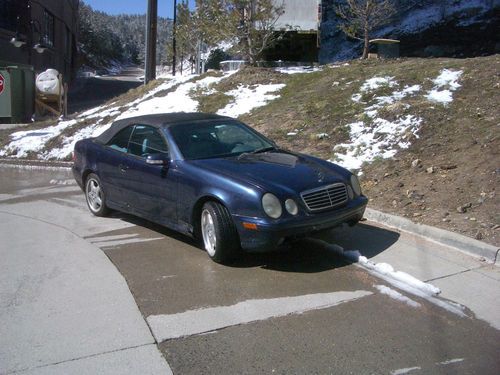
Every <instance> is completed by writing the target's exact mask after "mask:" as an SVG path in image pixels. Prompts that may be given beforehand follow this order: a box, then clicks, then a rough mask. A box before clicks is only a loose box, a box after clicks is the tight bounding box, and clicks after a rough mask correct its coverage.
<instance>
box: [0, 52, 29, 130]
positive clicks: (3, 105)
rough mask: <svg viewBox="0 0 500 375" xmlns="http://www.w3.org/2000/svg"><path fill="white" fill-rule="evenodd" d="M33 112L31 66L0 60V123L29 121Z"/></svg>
mask: <svg viewBox="0 0 500 375" xmlns="http://www.w3.org/2000/svg"><path fill="white" fill-rule="evenodd" d="M34 112H35V72H34V70H33V67H32V66H30V65H20V64H11V63H7V62H2V61H0V123H11V124H15V123H22V122H31V118H32V116H33V113H34Z"/></svg>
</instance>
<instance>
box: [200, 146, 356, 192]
mask: <svg viewBox="0 0 500 375" xmlns="http://www.w3.org/2000/svg"><path fill="white" fill-rule="evenodd" d="M190 163H192V164H194V165H196V166H198V167H200V168H202V169H204V170H208V171H211V172H213V173H219V174H223V175H225V176H227V177H230V178H231V177H232V178H234V179H237V180H239V181H248V182H249V183H252V184H254V185H257V186H259V187H261V188H262V189H264V190H268V191H271V192H275V193H279V190H284V191H288V192H295V193H300V192H302V191H305V190H309V189H313V188H316V187H319V186H325V185H329V184H332V183H335V182H340V181H342V182H346V179H347V178H348V175H349V172H348V171H347V170H345V169H344V168H341V167H339V166H337V165H335V164H332V163H328V162H325V161H324V160H321V159H317V158H314V157H310V156H305V155H301V154H295V153H291V152H286V151H271V152H266V153H260V154H243V155H240V157H232V158H221V159H205V160H192V161H190Z"/></svg>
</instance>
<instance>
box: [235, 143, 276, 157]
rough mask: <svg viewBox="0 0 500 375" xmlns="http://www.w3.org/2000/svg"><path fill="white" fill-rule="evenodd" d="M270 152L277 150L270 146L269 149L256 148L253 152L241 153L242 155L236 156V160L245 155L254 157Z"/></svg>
mask: <svg viewBox="0 0 500 375" xmlns="http://www.w3.org/2000/svg"><path fill="white" fill-rule="evenodd" d="M271 150H277V148H276V147H274V146H270V147H262V148H258V149H257V150H253V151H248V152H243V153H241V154H239V155H238V159H240V158H242V157H244V156H245V155H255V154H260V153H262V152H267V151H271Z"/></svg>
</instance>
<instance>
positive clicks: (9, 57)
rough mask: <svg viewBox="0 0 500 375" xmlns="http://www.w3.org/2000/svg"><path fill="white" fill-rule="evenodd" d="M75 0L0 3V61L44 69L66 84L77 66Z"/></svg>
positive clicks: (76, 5) (19, 0) (34, 0)
mask: <svg viewBox="0 0 500 375" xmlns="http://www.w3.org/2000/svg"><path fill="white" fill-rule="evenodd" d="M78 4H79V0H0V61H2V62H7V63H12V64H26V65H32V66H33V67H34V69H35V72H37V73H39V72H42V71H44V70H46V69H48V68H52V69H56V70H58V71H59V72H60V73H62V74H63V77H64V81H66V82H70V81H71V79H72V78H73V77H74V76H75V72H76V67H77V45H76V42H77V29H78Z"/></svg>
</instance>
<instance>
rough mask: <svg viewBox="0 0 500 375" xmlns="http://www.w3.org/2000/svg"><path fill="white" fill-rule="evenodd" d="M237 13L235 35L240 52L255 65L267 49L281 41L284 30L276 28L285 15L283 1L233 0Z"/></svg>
mask: <svg viewBox="0 0 500 375" xmlns="http://www.w3.org/2000/svg"><path fill="white" fill-rule="evenodd" d="M233 1H234V8H233V10H234V12H235V16H236V17H235V18H233V19H234V21H235V24H234V26H235V30H234V33H235V35H236V36H237V38H238V40H239V42H240V43H239V49H240V52H241V53H242V54H243V55H244V56H245V58H246V59H248V60H249V62H250V64H252V65H255V64H256V63H257V62H258V60H259V59H260V58H261V57H262V54H263V52H264V51H265V50H266V48H268V47H271V46H272V45H273V44H274V43H275V42H276V41H277V40H279V39H280V38H281V37H282V35H283V32H284V30H279V29H277V28H276V23H277V21H278V19H279V17H280V16H281V15H282V14H283V13H284V5H283V1H282V2H281V4H280V3H279V2H278V1H275V0H233Z"/></svg>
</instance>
